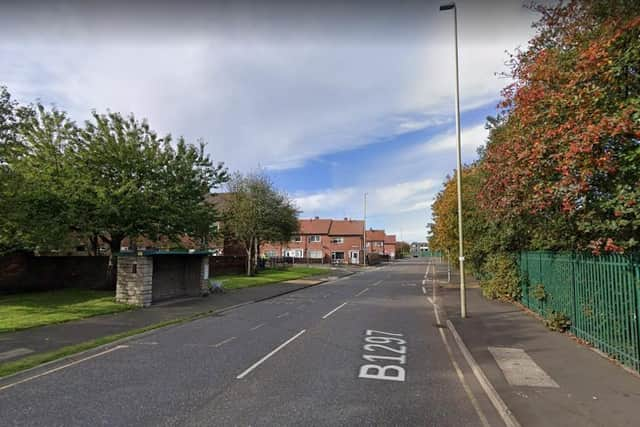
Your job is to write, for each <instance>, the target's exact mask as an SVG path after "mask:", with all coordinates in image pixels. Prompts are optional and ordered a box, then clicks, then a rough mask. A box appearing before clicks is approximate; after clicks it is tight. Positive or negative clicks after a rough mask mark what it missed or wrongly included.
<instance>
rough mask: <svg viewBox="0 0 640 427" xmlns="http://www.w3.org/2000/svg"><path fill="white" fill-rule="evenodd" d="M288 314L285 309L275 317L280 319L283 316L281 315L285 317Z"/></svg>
mask: <svg viewBox="0 0 640 427" xmlns="http://www.w3.org/2000/svg"><path fill="white" fill-rule="evenodd" d="M288 315H289V312H288V311H287V312H286V313H282V314H278V315H277V316H276V317H277V318H278V319H281V318H283V317H287V316H288Z"/></svg>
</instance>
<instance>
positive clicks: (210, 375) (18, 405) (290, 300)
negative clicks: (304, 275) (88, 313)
mask: <svg viewBox="0 0 640 427" xmlns="http://www.w3.org/2000/svg"><path fill="white" fill-rule="evenodd" d="M426 269H427V262H426V261H419V260H408V261H404V262H398V263H395V264H392V265H388V266H385V267H382V268H375V269H369V270H367V271H364V272H362V273H358V274H356V275H353V276H350V277H347V278H343V279H341V280H338V281H335V282H332V283H326V284H323V285H319V286H314V287H311V288H307V289H304V290H301V291H298V292H295V293H291V294H288V295H283V296H281V297H277V298H273V299H270V300H267V301H262V302H259V303H254V304H249V305H245V306H242V307H239V308H236V309H233V310H230V311H227V312H225V313H224V314H220V315H214V316H211V317H207V318H203V319H200V320H196V321H193V322H190V323H185V324H182V325H179V326H175V327H169V328H165V329H161V330H157V331H155V332H153V333H150V334H147V335H144V336H142V337H137V338H133V339H131V340H129V341H126V342H124V343H119V344H118V345H114V346H111V347H108V348H106V349H105V348H103V349H100V350H97V351H94V352H90V353H87V354H85V355H83V356H82V357H81V358H76V359H75V361H73V362H70V361H67V362H61V363H58V364H53V365H49V366H47V367H44V368H40V369H38V370H35V371H31V372H29V373H27V374H26V375H24V374H23V375H20V376H17V377H14V378H13V379H12V380H11V381H12V382H9V383H7V382H6V381H5V382H4V383H2V384H0V413H1V416H0V424H2V425H21V426H25V425H41V426H54V425H136V426H159V425H194V426H196V425H201V426H211V425H225V426H226V425H252V426H262V425H265V426H267V425H270V426H272V425H277V426H283V425H314V426H316V425H327V426H336V425H402V426H409V425H421V426H422V425H433V426H474V425H483V424H484V425H488V424H491V425H499V424H497V423H498V422H499V419H498V418H496V414H494V413H491V406H490V405H489V404H488V400H487V399H486V396H483V395H481V393H482V392H481V391H480V392H478V390H479V388H478V387H477V384H475V383H473V381H472V378H471V377H472V376H473V375H470V374H469V372H468V369H469V368H468V366H466V367H465V366H464V362H462V360H463V359H461V357H460V355H459V354H457V352H456V348H455V344H453V342H452V340H451V339H450V338H447V339H448V340H449V346H447V345H446V344H445V341H444V340H443V336H444V333H442V332H441V331H442V328H441V327H439V324H438V320H437V319H436V317H435V313H434V308H433V306H432V304H431V303H430V302H429V298H428V297H429V294H430V293H431V288H430V287H429V286H428V282H427V284H426V286H424V285H423V280H424V276H425V271H426ZM423 288H424V289H423ZM441 323H443V322H440V324H441ZM448 347H449V348H448ZM450 352H451V353H450ZM456 361H457V362H456ZM367 365H369V366H367ZM487 420H488V421H487Z"/></svg>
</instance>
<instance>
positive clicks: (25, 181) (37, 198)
mask: <svg viewBox="0 0 640 427" xmlns="http://www.w3.org/2000/svg"><path fill="white" fill-rule="evenodd" d="M5 93H6V92H5ZM4 99H5V100H6V99H7V97H6V96H5V97H4ZM4 107H5V108H3V110H4V111H3V115H4V116H5V117H4V119H2V121H3V124H2V128H3V129H2V131H1V133H2V135H1V136H0V138H1V141H2V142H1V143H0V145H1V146H2V153H1V154H0V156H1V157H2V158H1V159H0V163H1V165H0V169H1V172H0V173H1V174H2V184H0V193H1V195H2V197H1V201H0V212H1V213H2V215H1V216H2V220H1V223H2V226H1V229H0V230H1V233H0V246H1V247H2V250H4V251H7V250H13V249H28V250H34V249H48V248H61V247H62V246H64V244H65V241H67V240H68V239H69V237H70V236H71V233H72V232H73V230H74V222H73V218H72V217H71V215H70V211H69V209H68V205H69V204H68V203H69V202H68V196H69V193H70V192H73V191H75V187H74V182H75V178H76V176H77V169H76V168H75V166H74V164H73V162H72V160H71V159H72V156H73V153H74V152H75V151H76V150H77V138H76V136H77V127H76V126H75V123H73V122H72V121H71V120H69V119H68V117H67V116H66V114H65V113H64V112H62V111H59V110H57V109H47V108H45V107H44V106H43V105H41V104H36V105H35V106H29V107H19V106H17V105H15V104H14V105H13V108H14V110H13V114H14V115H13V117H9V119H7V116H6V115H5V114H6V112H7V111H9V110H8V109H7V108H6V107H7V103H6V102H4Z"/></svg>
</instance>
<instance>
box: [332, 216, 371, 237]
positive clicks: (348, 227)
mask: <svg viewBox="0 0 640 427" xmlns="http://www.w3.org/2000/svg"><path fill="white" fill-rule="evenodd" d="M362 233H364V221H358V220H352V219H345V220H333V221H332V222H331V228H330V230H329V234H330V235H332V236H362Z"/></svg>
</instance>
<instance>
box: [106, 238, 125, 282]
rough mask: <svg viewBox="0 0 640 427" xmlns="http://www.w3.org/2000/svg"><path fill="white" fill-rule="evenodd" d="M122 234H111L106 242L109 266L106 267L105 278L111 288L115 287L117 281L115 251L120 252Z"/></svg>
mask: <svg viewBox="0 0 640 427" xmlns="http://www.w3.org/2000/svg"><path fill="white" fill-rule="evenodd" d="M122 239H124V236H122V235H112V236H111V238H110V239H109V240H107V242H108V243H109V252H110V253H109V266H108V267H107V280H108V283H109V285H110V287H111V288H113V289H115V288H116V284H117V281H118V257H117V256H115V253H117V252H120V246H121V245H122Z"/></svg>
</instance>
